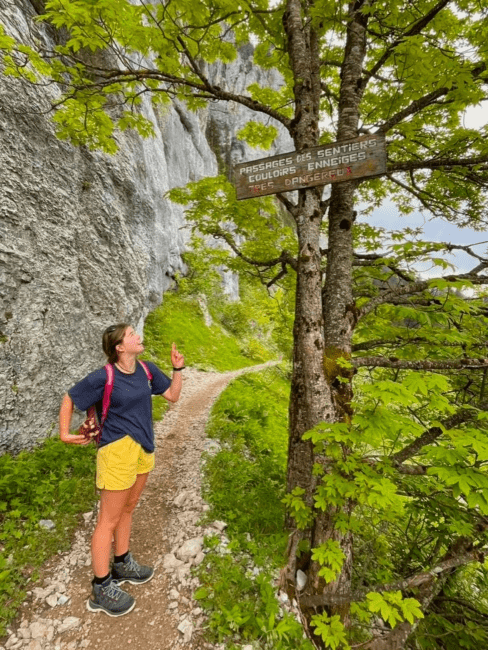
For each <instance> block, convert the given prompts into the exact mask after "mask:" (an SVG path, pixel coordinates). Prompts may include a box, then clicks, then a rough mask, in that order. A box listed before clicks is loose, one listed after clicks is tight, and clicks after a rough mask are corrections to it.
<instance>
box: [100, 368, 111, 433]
mask: <svg viewBox="0 0 488 650" xmlns="http://www.w3.org/2000/svg"><path fill="white" fill-rule="evenodd" d="M105 372H106V374H107V379H106V381H105V388H104V389H103V402H102V420H101V422H100V425H101V426H103V423H104V422H105V420H106V419H107V414H108V409H109V407H110V397H111V395H112V389H113V387H114V367H113V366H112V364H111V363H107V365H106V366H105Z"/></svg>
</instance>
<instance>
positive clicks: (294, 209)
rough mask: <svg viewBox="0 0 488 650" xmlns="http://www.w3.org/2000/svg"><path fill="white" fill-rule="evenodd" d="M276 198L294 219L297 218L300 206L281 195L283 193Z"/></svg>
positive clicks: (279, 193)
mask: <svg viewBox="0 0 488 650" xmlns="http://www.w3.org/2000/svg"><path fill="white" fill-rule="evenodd" d="M276 198H277V199H278V201H279V202H280V203H282V204H283V205H284V206H285V208H286V209H287V210H288V212H289V213H290V214H291V215H292V216H293V217H295V216H296V214H297V210H298V205H297V204H296V203H293V201H290V199H288V198H287V197H286V196H285V195H284V194H283V193H281V192H278V193H277V194H276Z"/></svg>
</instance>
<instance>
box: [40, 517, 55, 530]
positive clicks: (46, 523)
mask: <svg viewBox="0 0 488 650" xmlns="http://www.w3.org/2000/svg"><path fill="white" fill-rule="evenodd" d="M39 526H40V527H41V528H45V529H46V530H54V529H55V528H56V524H55V523H54V521H51V519H41V520H40V522H39Z"/></svg>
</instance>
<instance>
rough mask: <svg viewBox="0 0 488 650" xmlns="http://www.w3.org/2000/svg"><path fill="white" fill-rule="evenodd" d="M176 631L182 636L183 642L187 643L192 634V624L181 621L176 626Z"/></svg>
mask: <svg viewBox="0 0 488 650" xmlns="http://www.w3.org/2000/svg"><path fill="white" fill-rule="evenodd" d="M178 631H179V632H181V633H182V634H183V641H184V642H185V643H188V642H189V641H190V640H191V635H192V634H193V623H191V622H190V621H189V620H188V619H185V620H184V621H181V623H180V624H179V625H178Z"/></svg>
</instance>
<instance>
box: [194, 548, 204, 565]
mask: <svg viewBox="0 0 488 650" xmlns="http://www.w3.org/2000/svg"><path fill="white" fill-rule="evenodd" d="M204 559H205V553H203V551H200V553H198V554H197V555H196V556H195V557H194V558H193V565H194V566H198V565H199V564H201V563H202V562H203V560H204Z"/></svg>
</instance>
